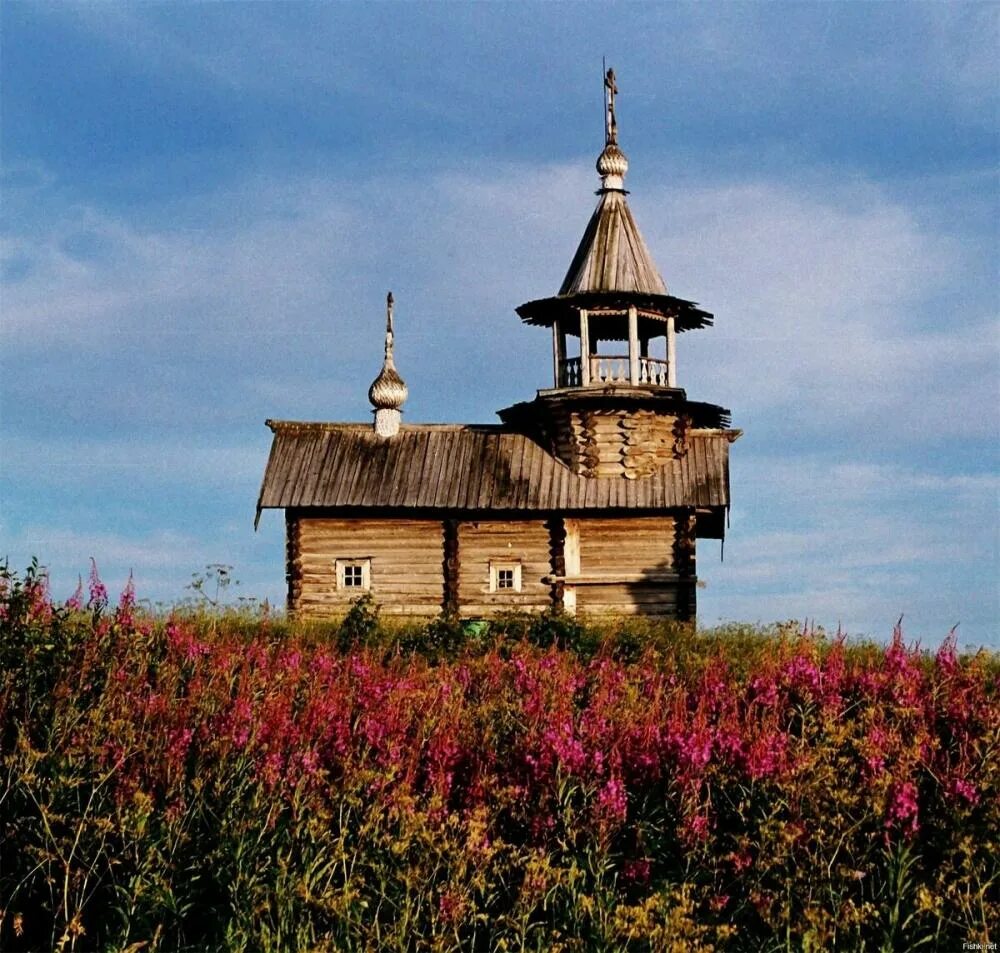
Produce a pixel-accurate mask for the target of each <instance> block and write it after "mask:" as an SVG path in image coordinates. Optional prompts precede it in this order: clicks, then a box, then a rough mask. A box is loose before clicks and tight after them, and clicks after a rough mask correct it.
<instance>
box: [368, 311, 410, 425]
mask: <svg viewBox="0 0 1000 953" xmlns="http://www.w3.org/2000/svg"><path fill="white" fill-rule="evenodd" d="M385 304H386V322H385V360H384V361H383V362H382V370H380V371H379V373H378V377H376V378H375V380H374V381H372V386H371V387H369V388H368V400H369V401H371V405H372V406H373V407H374V408H375V432H376V433H377V434H378V435H379V436H381V437H392V436H394V435H395V434H396V433H397V432H398V431H399V421H400V408H401V407H402V406H403V404H404V403H406V398H407V396H408V395H409V390H408V389H407V387H406V384H405V383H404V381H403V378H402V377H400V376H399V372H398V371H397V370H396V365H395V363H394V361H393V359H392V343H393V329H392V306H393V298H392V292H391V291H390V292H389V294H388V295H387V297H386V302H385Z"/></svg>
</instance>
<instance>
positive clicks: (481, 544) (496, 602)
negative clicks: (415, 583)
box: [458, 520, 552, 618]
mask: <svg viewBox="0 0 1000 953" xmlns="http://www.w3.org/2000/svg"><path fill="white" fill-rule="evenodd" d="M458 550H459V553H460V560H459V573H458V603H459V612H460V614H461V615H462V616H465V617H467V618H477V617H485V616H490V615H494V614H496V612H497V611H499V610H503V609H519V610H525V611H532V612H534V611H539V612H540V611H542V610H543V609H548V608H550V607H551V605H552V586H551V583H547V582H546V583H543V582H542V579H543V578H546V577H548V576H549V575H550V573H551V571H552V569H551V553H550V538H549V528H548V526H547V524H546V522H545V520H517V521H506V520H504V521H478V522H462V523H459V526H458ZM491 560H496V561H503V562H520V564H521V591H520V592H509V591H501V592H490V561H491Z"/></svg>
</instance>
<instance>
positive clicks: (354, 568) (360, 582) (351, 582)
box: [336, 559, 372, 590]
mask: <svg viewBox="0 0 1000 953" xmlns="http://www.w3.org/2000/svg"><path fill="white" fill-rule="evenodd" d="M371 566H372V561H371V559H338V560H337V561H336V568H337V588H338V589H354V590H361V589H370V588H371V585H372V570H371Z"/></svg>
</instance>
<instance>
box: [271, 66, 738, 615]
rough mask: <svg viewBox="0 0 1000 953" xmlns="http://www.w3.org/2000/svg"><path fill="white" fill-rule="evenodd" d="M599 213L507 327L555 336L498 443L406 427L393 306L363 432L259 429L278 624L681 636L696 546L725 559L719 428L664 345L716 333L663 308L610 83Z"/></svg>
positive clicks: (496, 427)
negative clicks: (559, 626)
mask: <svg viewBox="0 0 1000 953" xmlns="http://www.w3.org/2000/svg"><path fill="white" fill-rule="evenodd" d="M605 93H606V96H605V143H604V149H603V150H602V152H601V154H600V156H599V157H598V159H597V171H598V173H599V174H600V177H601V186H600V189H599V190H598V193H597V194H598V202H597V208H596V209H595V210H594V213H593V215H592V216H591V218H590V222H589V223H588V224H587V228H586V231H585V232H584V235H583V239H582V240H581V242H580V245H579V248H577V251H576V254H575V255H574V256H573V260H572V262H571V264H570V266H569V271H568V272H567V274H566V277H565V279H564V280H563V283H562V286H561V287H560V289H559V292H558V294H556V295H555V296H554V297H551V298H543V299H541V300H537V301H529V302H528V303H527V304H522V305H521V306H520V307H519V308H517V313H518V315H520V317H521V319H522V320H523V321H524V322H525V323H527V324H530V325H535V326H540V327H544V328H550V329H551V341H552V370H553V380H552V386H551V387H549V388H545V389H542V390H539V391H538V392H537V394H536V395H535V397H534V399H533V400H530V401H525V402H523V403H518V404H514V405H513V406H512V407H507V408H505V409H503V410H501V411H499V412H498V416H499V417H500V420H501V423H500V424H492V425H481V424H403V423H401V410H402V406H403V404H404V402H405V400H406V398H407V387H406V384H405V383H404V382H403V379H402V377H401V376H400V374H399V372H398V371H397V369H396V366H395V355H394V319H395V318H394V303H393V299H392V295H391V294H390V295H389V297H388V300H387V315H386V335H385V359H384V363H383V366H382V369H381V371H380V372H379V374H378V376H377V377H376V379H375V381H374V382H373V383H372V385H371V388H370V390H369V395H368V396H369V400H370V401H371V403H372V405H373V406H374V408H375V411H374V426H373V425H372V424H359V423H301V422H290V421H275V420H269V421H267V424H268V426H269V427H270V428H271V430H272V432H273V434H274V439H273V443H272V446H271V454H270V458H269V459H268V463H267V469H266V472H265V474H264V481H263V485H262V487H261V491H260V498H259V501H258V504H257V518H258V520H259V518H260V514H261V511H262V510H263V509H268V508H275V509H283V510H284V511H285V522H286V534H287V535H286V575H287V580H288V609H289V612H290V613H292V614H294V615H298V616H309V617H317V616H337V615H342V614H343V613H344V612H345V611H346V610H347V609H348V608H349V606H350V604H351V602H352V601H353V600H354V599H356V598H357V597H358V596H359V595H361V594H363V593H370V594H371V596H372V598H373V599H374V600H375V601H376V602H377V603H378V604H379V605H380V606H381V607H382V611H383V612H384V613H387V614H397V615H421V616H433V615H437V614H439V613H441V612H446V613H450V614H454V615H458V616H460V617H462V618H470V619H474V618H489V617H490V616H492V615H495V614H497V613H499V612H507V611H510V610H527V611H542V610H545V609H553V608H554V609H561V610H564V611H566V612H568V613H587V614H591V615H608V614H615V615H624V614H642V615H648V616H656V617H661V618H673V619H679V620H693V619H694V617H695V609H696V590H697V573H696V562H695V550H696V541H697V539H699V538H703V539H704V538H709V539H722V538H723V536H724V533H725V526H726V516H727V513H728V509H729V445H730V444H731V443H732V442H733V441H734V440H735V439H736V438H737V437H738V436H739V435H740V431H739V430H733V429H730V427H729V411H727V410H725V409H723V408H722V407H718V406H716V405H714V404H707V403H701V402H697V401H692V400H689V399H688V397H687V394H686V393H685V391H684V390H683V388H681V387H679V386H678V384H677V349H676V341H677V336H678V334H681V333H683V332H686V331H693V330H697V329H699V328H704V327H707V326H709V325H711V323H712V315H711V314H709V313H708V312H706V311H703V310H701V309H700V308H698V307H697V306H696V305H695V303H694V302H691V301H685V300H683V299H681V298H676V297H674V296H673V295H671V294H669V293H668V291H667V286H666V284H665V283H664V281H663V278H662V277H661V275H660V273H659V271H658V270H657V268H656V265H655V264H654V263H653V260H652V257H651V255H650V253H649V250H648V249H647V247H646V244H645V242H644V241H643V238H642V235H641V234H640V232H639V228H638V226H637V225H636V222H635V219H634V218H633V217H632V212H631V210H630V209H629V206H628V202H627V200H626V196H627V194H628V193H627V192H626V190H625V187H624V182H625V175H626V173H627V171H628V160H627V159H626V157H625V154H624V153H623V152H622V150H621V148H620V147H619V144H618V126H617V120H616V116H615V96H616V94H617V89H616V86H615V77H614V73H613V72H612V71H611V70H608V72H607V75H606V77H605Z"/></svg>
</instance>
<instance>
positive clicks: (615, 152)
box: [597, 142, 628, 189]
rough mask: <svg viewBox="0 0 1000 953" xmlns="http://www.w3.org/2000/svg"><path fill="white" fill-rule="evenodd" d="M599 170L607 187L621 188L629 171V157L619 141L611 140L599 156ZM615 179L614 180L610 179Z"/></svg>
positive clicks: (603, 185)
mask: <svg viewBox="0 0 1000 953" xmlns="http://www.w3.org/2000/svg"><path fill="white" fill-rule="evenodd" d="M597 172H598V175H600V177H601V179H602V180H603V181H602V183H601V185H602V187H603V188H605V189H620V188H621V187H622V184H623V182H622V180H623V179H624V178H625V173H626V172H628V159H627V158H626V157H625V153H624V152H622V151H621V149H620V148H618V143H617V142H609V143H608V144H607V145H606V146H605V147H604V151H603V152H602V153H601V154H600V155H599V156H598V157H597ZM611 179H614V180H615V181H614V182H611V181H609V180H611Z"/></svg>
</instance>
